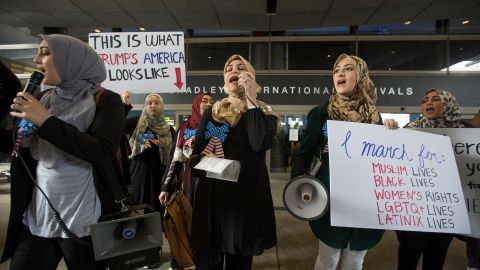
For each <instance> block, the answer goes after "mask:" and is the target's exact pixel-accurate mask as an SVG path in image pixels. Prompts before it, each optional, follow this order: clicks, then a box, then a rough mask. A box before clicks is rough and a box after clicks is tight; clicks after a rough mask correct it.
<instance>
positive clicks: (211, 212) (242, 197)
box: [190, 55, 278, 270]
mask: <svg viewBox="0 0 480 270" xmlns="http://www.w3.org/2000/svg"><path fill="white" fill-rule="evenodd" d="M223 77H224V83H225V92H226V93H227V94H228V97H227V98H224V99H222V100H219V101H217V102H215V104H214V105H213V108H212V109H207V110H206V111H205V113H204V114H203V116H202V119H201V120H200V123H199V125H198V128H197V132H196V136H195V144H194V147H193V153H192V156H191V157H190V162H191V167H192V168H193V167H195V165H196V164H197V163H198V161H199V160H200V157H201V156H203V155H209V156H216V157H217V158H225V159H231V160H237V161H239V162H240V164H241V168H240V175H239V177H238V181H236V182H233V181H225V180H219V179H214V178H209V177H206V175H205V172H204V171H198V170H195V169H193V170H192V173H194V174H196V175H198V176H200V179H199V181H198V184H197V190H196V192H195V203H194V205H193V217H192V247H193V249H194V250H195V251H196V253H195V266H196V269H199V270H205V269H223V265H224V261H225V264H226V269H239V270H244V269H251V268H252V261H253V256H255V255H260V254H262V253H263V250H264V249H268V248H271V247H273V246H274V245H275V244H276V241H277V240H276V230H275V215H274V210H273V202H272V195H271V191H270V182H269V177H268V171H267V166H266V164H265V152H266V150H267V149H268V148H270V147H271V145H272V142H273V138H274V136H275V133H276V130H277V120H278V118H277V117H276V116H275V114H274V113H273V111H272V109H271V107H270V106H269V105H268V104H265V103H263V102H261V101H259V100H257V98H256V96H257V93H258V92H259V91H261V87H260V86H259V85H258V84H257V83H256V81H255V69H254V68H253V67H252V65H251V64H250V63H249V62H248V61H247V60H245V59H244V58H243V57H242V56H240V55H232V56H231V57H230V58H229V59H228V60H227V62H226V63H225V68H224V71H223Z"/></svg>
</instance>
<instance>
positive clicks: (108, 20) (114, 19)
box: [90, 11, 139, 27]
mask: <svg viewBox="0 0 480 270" xmlns="http://www.w3.org/2000/svg"><path fill="white" fill-rule="evenodd" d="M90 15H91V16H92V17H93V18H95V19H96V20H97V21H99V22H100V23H101V24H102V26H106V27H138V26H139V25H138V22H136V21H135V20H133V19H132V18H131V17H130V16H128V15H127V14H126V13H125V12H123V11H121V12H90Z"/></svg>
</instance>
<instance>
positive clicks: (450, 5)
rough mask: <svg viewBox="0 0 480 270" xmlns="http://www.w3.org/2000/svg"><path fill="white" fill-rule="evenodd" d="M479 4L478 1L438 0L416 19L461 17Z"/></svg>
mask: <svg viewBox="0 0 480 270" xmlns="http://www.w3.org/2000/svg"><path fill="white" fill-rule="evenodd" d="M477 4H478V1H468V0H467V1H465V0H456V1H437V2H435V3H433V4H432V5H431V6H429V7H428V8H427V9H425V10H424V11H423V12H422V13H420V14H419V15H418V16H417V17H416V19H420V20H432V19H453V18H459V17H460V16H461V15H462V14H464V13H466V12H468V11H469V10H470V9H472V8H474V7H475V6H476V5H477Z"/></svg>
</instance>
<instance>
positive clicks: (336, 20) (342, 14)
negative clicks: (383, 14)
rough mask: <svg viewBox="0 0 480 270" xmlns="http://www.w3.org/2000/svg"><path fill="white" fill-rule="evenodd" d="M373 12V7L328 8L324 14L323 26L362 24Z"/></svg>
mask: <svg viewBox="0 0 480 270" xmlns="http://www.w3.org/2000/svg"><path fill="white" fill-rule="evenodd" d="M374 12H375V8H361V9H360V8H358V9H339V10H330V11H328V13H327V15H326V16H325V20H324V22H323V26H341V25H357V24H364V23H366V21H367V20H368V18H370V17H371V16H372V14H373V13H374Z"/></svg>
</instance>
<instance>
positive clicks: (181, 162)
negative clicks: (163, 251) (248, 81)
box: [159, 93, 213, 270]
mask: <svg viewBox="0 0 480 270" xmlns="http://www.w3.org/2000/svg"><path fill="white" fill-rule="evenodd" d="M212 104H213V98H212V96H211V95H210V94H208V93H201V94H199V95H197V96H196V97H195V99H194V100H193V104H192V113H191V115H190V118H189V119H188V120H187V121H185V122H184V123H183V124H182V126H181V127H180V128H179V129H178V131H177V134H176V140H175V141H176V144H175V149H173V155H172V157H171V159H170V166H169V169H168V171H167V172H166V173H165V174H164V175H163V180H162V183H163V185H162V192H161V193H160V196H159V200H160V203H161V204H162V205H165V204H166V203H167V202H168V201H169V195H170V194H172V193H173V192H174V191H175V190H176V189H177V188H178V187H179V185H183V191H184V193H185V195H186V196H187V198H188V200H189V201H190V204H191V205H193V200H194V194H195V188H196V185H197V181H198V178H196V177H193V176H192V173H191V170H190V168H189V167H188V166H185V164H186V162H187V160H188V159H189V158H190V156H191V154H192V151H193V145H194V143H195V134H196V132H197V127H198V122H200V118H201V117H202V114H203V113H204V112H205V110H206V109H207V108H210V107H211V106H212ZM175 178H176V179H175ZM175 269H178V264H177V262H176V261H175V258H173V256H172V258H171V261H170V268H169V270H175Z"/></svg>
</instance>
